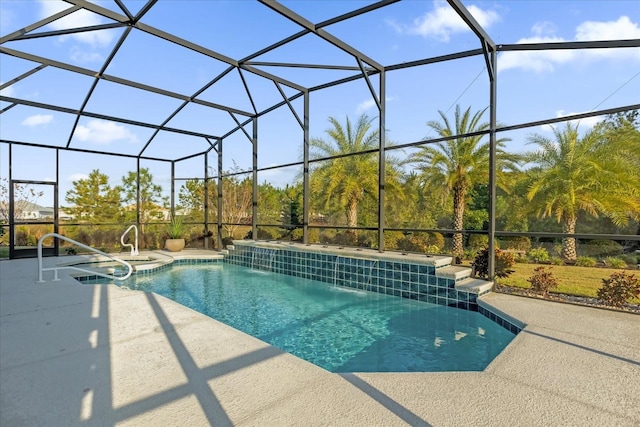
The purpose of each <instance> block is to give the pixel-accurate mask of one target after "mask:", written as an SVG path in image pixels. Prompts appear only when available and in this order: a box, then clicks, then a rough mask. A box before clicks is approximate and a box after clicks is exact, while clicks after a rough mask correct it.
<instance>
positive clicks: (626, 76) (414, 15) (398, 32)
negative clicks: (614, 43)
mask: <svg viewBox="0 0 640 427" xmlns="http://www.w3.org/2000/svg"><path fill="white" fill-rule="evenodd" d="M94 3H97V4H99V5H100V6H102V7H105V8H107V9H110V10H112V11H116V12H118V13H120V14H122V12H121V11H120V10H119V9H118V7H117V5H116V4H115V2H112V1H100V2H94ZM124 3H125V4H126V6H127V7H128V8H129V9H130V11H131V12H133V13H136V12H137V11H138V10H139V9H140V7H142V6H143V5H144V4H145V2H142V1H126V0H125V1H124ZM282 3H283V4H284V5H285V6H286V7H288V8H290V9H292V10H293V11H295V12H296V13H298V14H300V15H302V16H304V17H305V18H306V19H308V20H309V21H311V22H313V23H319V22H322V21H323V20H326V19H328V18H331V17H333V16H336V15H339V14H341V13H346V12H348V11H350V10H354V9H357V8H359V7H362V6H365V5H368V4H370V3H372V2H367V1H332V0H328V1H301V0H295V1H283V2H282ZM463 3H464V5H465V6H466V7H467V8H468V9H469V11H470V12H471V13H472V15H473V16H474V17H475V18H476V20H477V21H478V22H480V23H481V24H482V25H483V26H484V28H485V29H486V31H487V32H488V33H489V35H490V36H491V37H492V39H493V40H494V41H495V42H496V43H497V44H512V43H532V42H561V41H589V40H615V39H640V3H638V2H637V1H633V0H621V1H616V0H608V1H606V0H605V1H597V0H588V1H569V0H555V1H545V0H535V1H533V0H532V1H523V0H518V1H516V0H513V1H466V0H465V1H463ZM66 7H69V5H68V4H66V3H64V2H62V1H60V2H58V1H54V0H45V1H16V0H3V1H2V2H0V20H1V21H0V27H1V28H0V33H1V34H0V36H5V35H7V34H10V33H12V32H13V31H16V30H18V29H20V28H23V27H25V26H27V25H30V24H32V23H34V22H36V21H38V20H39V19H42V18H44V17H46V16H49V15H51V14H53V13H55V12H57V11H59V10H62V9H64V8H66ZM106 22H108V21H107V19H105V18H103V17H101V16H99V15H96V14H91V13H89V12H86V11H82V12H78V13H75V14H73V15H71V16H69V17H67V18H65V19H64V20H60V21H56V22H54V23H52V24H49V25H48V26H46V27H44V28H42V29H40V31H47V30H54V29H63V28H72V27H78V26H83V25H98V24H102V23H106ZM142 22H144V23H145V24H147V25H150V26H153V27H156V28H158V29H161V30H163V31H166V32H171V33H173V34H175V35H177V36H179V37H181V38H184V39H187V40H190V41H192V42H194V43H196V44H198V45H201V46H204V47H207V48H209V49H211V50H214V51H217V52H219V53H221V54H223V55H226V56H229V57H232V58H234V59H242V58H244V57H245V56H247V55H249V54H251V53H253V52H255V51H257V50H259V49H261V48H264V47H266V46H268V45H270V44H271V43H274V42H276V41H278V40H280V39H282V38H284V37H287V36H289V35H291V34H294V33H296V32H298V31H299V30H300V27H299V26H297V25H296V24H294V23H292V22H290V21H288V20H287V19H285V18H283V17H281V16H279V15H277V14H275V13H274V12H273V11H271V10H270V9H269V8H267V7H265V6H264V5H261V4H257V3H255V2H251V1H233V2H228V1H188V0H185V1H163V0H161V1H160V2H158V4H157V5H156V6H154V7H153V8H152V10H151V11H150V12H149V13H148V14H147V15H146V16H145V18H144V19H143V21H142ZM325 30H326V31H328V32H329V33H330V34H332V35H334V36H336V37H338V38H340V39H342V40H344V41H345V42H347V43H349V44H350V45H351V46H353V47H355V48H356V49H358V50H360V51H361V52H362V53H364V54H365V55H367V56H369V57H371V58H373V59H375V60H376V61H378V62H380V63H382V64H383V65H393V64H400V63H403V62H408V61H414V60H418V59H423V58H431V57H435V56H439V55H445V54H450V53H455V52H459V51H465V50H470V49H477V48H479V47H480V44H479V42H478V39H477V37H476V36H475V35H474V34H473V33H472V32H471V31H470V30H469V29H468V28H467V27H466V26H465V25H464V23H463V21H462V20H460V18H459V17H457V15H455V13H454V12H453V10H452V9H451V8H450V7H449V6H448V4H447V3H446V2H443V1H403V2H400V3H397V4H394V5H391V6H389V7H385V8H382V9H381V10H377V11H375V12H372V13H369V14H367V15H365V16H360V17H357V18H355V19H353V20H349V21H347V22H341V23H338V24H335V25H331V26H328V27H325ZM121 32H122V30H119V29H118V30H106V31H98V32H91V33H78V34H73V35H68V36H65V37H55V38H54V37H47V38H41V39H35V40H26V41H16V42H7V43H5V44H3V45H2V46H3V47H6V48H9V49H15V50H21V51H24V52H28V53H32V54H35V55H38V56H44V57H47V58H50V59H54V60H58V61H64V62H69V63H71V64H73V65H76V66H80V67H84V68H87V69H90V70H99V69H100V68H101V67H102V65H103V64H104V61H105V59H106V58H107V57H108V55H109V53H110V51H111V49H112V48H113V46H114V44H115V43H116V41H117V40H118V38H119V37H120V34H121ZM254 60H255V61H265V62H268V61H271V62H293V63H309V64H325V65H326V64H330V65H345V66H357V63H356V62H355V60H354V59H353V58H352V57H351V56H350V55H347V54H345V53H344V52H342V51H340V50H339V49H336V48H335V47H333V46H332V45H330V44H328V43H326V42H324V41H322V40H320V39H319V38H317V37H316V36H314V35H307V36H304V37H302V38H300V39H298V40H297V41H295V42H293V43H291V45H289V46H285V47H282V48H279V49H277V50H274V51H272V52H269V53H267V54H265V55H262V56H260V57H258V58H255V59H254ZM35 65H36V64H34V63H33V62H30V61H25V60H22V59H19V58H15V57H13V56H10V55H5V54H2V55H0V82H1V83H2V84H4V83H6V82H8V81H11V80H12V79H14V78H16V77H17V76H19V75H21V74H22V73H24V72H26V71H27V70H30V69H32V68H34V66H35ZM484 67H485V63H484V59H483V58H482V57H481V56H478V57H473V58H467V59H462V60H457V61H449V62H446V63H439V64H434V65H430V66H426V67H417V68H412V69H405V70H401V71H395V72H389V73H387V91H386V103H387V131H388V132H387V136H388V138H389V140H390V141H392V142H395V143H407V142H412V141H416V140H420V139H422V138H424V137H425V136H428V135H429V134H430V133H429V129H428V127H427V126H426V123H427V122H428V121H429V120H437V119H438V117H439V116H438V111H439V110H440V111H443V112H446V113H447V115H448V116H451V115H452V114H453V110H454V107H455V105H456V104H460V105H461V106H462V107H463V108H466V107H468V106H470V107H471V108H472V110H473V111H477V110H481V109H483V108H485V107H487V105H488V88H489V86H488V78H487V75H486V72H485V71H484ZM225 68H226V65H225V64H223V63H222V62H219V61H215V60H213V59H211V58H208V57H205V56H203V55H199V54H197V53H195V52H192V51H185V50H184V49H182V48H178V47H176V46H175V45H171V44H168V43H166V42H164V41H162V40H160V39H158V38H155V37H153V36H150V35H149V34H146V33H143V32H132V34H131V35H130V36H129V37H128V38H127V40H126V41H125V43H124V45H123V47H122V48H121V50H120V51H119V52H118V55H117V56H116V57H115V59H114V60H113V62H112V63H111V64H110V65H109V67H108V69H107V70H106V73H107V74H110V75H114V76H118V77H122V78H125V79H129V80H133V81H136V82H140V83H144V84H148V85H155V86H160V87H163V88H165V89H167V90H170V91H173V92H176V93H180V94H184V95H188V96H190V95H192V94H194V93H195V92H196V91H197V90H198V89H199V88H201V87H202V86H203V85H204V84H206V83H207V82H208V81H209V80H211V79H212V78H213V77H214V76H216V75H217V74H219V73H220V72H222V71H223V70H224V69H225ZM258 68H260V69H262V70H264V71H267V72H270V73H273V74H277V75H279V76H282V77H283V78H286V79H288V80H290V81H293V82H295V83H297V84H300V85H303V86H307V87H312V86H314V85H317V84H321V83H324V82H327V81H330V80H334V79H339V78H342V77H346V76H349V75H352V74H353V72H352V71H346V72H345V71H322V70H307V69H305V70H302V69H299V68H283V67H266V66H259V67H258ZM498 70H499V73H498V95H499V97H498V104H497V105H498V107H497V109H498V120H499V121H500V122H501V123H504V124H516V123H522V122H529V121H535V120H544V119H549V118H555V117H561V116H565V115H569V114H573V113H582V112H588V111H592V110H594V109H604V108H612V107H617V106H622V105H630V104H635V103H638V101H639V100H640V48H626V49H607V50H589V51H575V50H573V51H572V50H563V51H559V50H557V51H547V52H517V53H516V52H504V53H501V54H500V55H499V57H498ZM243 76H244V77H245V79H246V83H247V85H248V86H249V87H250V88H251V91H252V93H253V94H254V95H255V98H254V100H253V101H254V102H255V104H256V108H257V109H258V110H262V109H264V108H267V107H269V106H270V105H272V104H274V103H276V102H279V101H280V100H281V99H282V98H281V96H280V94H279V93H278V91H277V89H276V88H275V86H274V85H273V83H271V82H269V81H267V80H265V79H262V78H260V77H257V76H255V75H253V74H251V73H244V74H243ZM70 77H71V76H70V75H69V73H67V72H65V71H61V70H57V69H55V68H54V67H47V68H46V69H45V70H43V71H40V72H38V73H35V74H34V75H32V76H30V77H29V78H26V79H24V80H21V81H20V82H17V83H15V84H12V85H11V86H8V87H7V88H5V89H3V90H2V92H1V94H2V95H4V96H8V97H17V98H23V99H28V100H31V101H36V102H42V103H60V104H61V105H63V106H65V107H69V108H79V107H80V105H81V103H82V101H83V100H84V97H85V95H86V93H87V90H88V88H89V87H90V85H91V83H92V81H93V80H92V78H90V77H88V76H78V75H75V76H74V78H70ZM372 82H373V83H374V84H377V82H378V80H377V78H373V79H372ZM284 90H285V92H286V93H287V95H292V94H293V93H295V91H294V90H292V89H290V88H286V87H284ZM239 94H240V95H239ZM200 98H201V99H203V100H206V101H209V102H216V103H219V104H224V105H227V106H230V107H233V108H237V109H241V110H244V111H251V108H252V106H251V102H250V100H249V98H248V97H247V96H245V95H243V92H242V81H241V80H240V77H239V75H238V73H231V74H229V75H228V76H227V77H225V78H224V79H223V80H221V82H220V84H217V85H215V86H213V87H212V88H211V89H209V90H207V91H205V92H204V93H203V94H202V95H201V96H200ZM7 105H8V103H7V102H4V101H3V102H0V108H5V107H6V106H7ZM179 105H180V101H179V100H176V99H170V98H167V97H163V96H160V95H149V94H144V93H142V92H141V91H138V90H134V89H131V88H128V87H123V86H121V85H118V84H115V83H112V82H108V81H104V80H103V81H101V82H100V83H99V84H98V86H97V88H96V90H95V92H94V94H93V96H92V98H91V99H90V100H89V102H88V104H87V107H86V110H87V111H91V112H96V113H102V114H106V115H112V116H120V117H127V118H130V119H133V120H139V121H148V122H152V123H161V122H162V121H163V120H165V119H166V118H167V117H168V115H169V114H171V113H172V112H173V111H174V110H175V109H176V108H177V107H178V106H179ZM310 105H311V122H310V133H311V136H312V137H323V136H324V130H325V129H326V128H327V124H328V122H327V118H328V117H329V116H333V117H336V118H338V119H340V120H344V118H345V117H347V116H348V117H350V118H351V119H352V120H355V119H356V118H357V117H358V116H359V115H360V114H362V113H366V114H368V115H370V116H372V117H373V116H376V115H377V111H376V108H375V104H374V102H373V99H372V97H371V95H370V92H369V90H368V88H367V85H366V83H365V82H364V81H363V80H360V81H357V82H352V83H349V84H344V85H340V86H337V87H333V88H330V89H327V90H322V91H317V92H313V93H312V94H311V97H310ZM294 107H295V108H296V111H297V112H298V115H299V116H300V117H302V102H301V100H297V101H296V102H294ZM238 118H239V119H241V118H242V117H241V116H238ZM487 119H488V117H487ZM74 120H75V116H73V115H68V114H62V113H56V112H52V111H48V110H40V109H35V108H31V107H26V106H17V107H15V108H12V109H10V110H8V111H6V112H5V113H3V114H1V115H0V125H1V127H0V138H2V139H7V140H16V141H25V142H36V143H43V144H50V145H52V146H64V145H65V144H66V143H67V140H68V138H69V134H70V129H71V126H72V125H73V122H74ZM596 121H597V118H596V119H593V120H583V121H582V122H581V124H580V126H581V129H583V130H587V129H588V128H589V127H591V126H593V124H594V123H595V122H596ZM234 125H235V123H234V121H233V119H232V118H231V117H230V116H229V114H227V113H226V112H221V111H211V109H209V108H205V107H202V106H198V105H190V106H188V107H187V108H185V109H184V110H182V111H181V113H180V114H178V115H177V116H176V117H175V118H174V119H173V120H172V121H171V122H169V126H172V127H176V128H188V129H192V130H195V131H198V132H202V133H207V134H212V135H220V134H223V133H225V132H226V131H227V130H229V129H231V128H233V127H234ZM258 129H259V147H260V149H259V166H261V167H265V166H272V165H277V164H284V163H290V162H295V161H299V160H300V159H301V146H302V131H301V129H300V127H299V125H298V123H297V121H296V120H295V118H294V117H293V115H292V114H291V112H290V111H289V109H288V108H287V107H283V108H280V109H278V110H276V111H274V112H272V113H269V114H267V115H266V116H264V118H262V119H260V121H259V124H258ZM248 130H249V131H250V129H248ZM532 132H537V133H545V132H549V129H548V128H543V127H540V128H536V129H530V130H526V131H519V132H510V133H509V134H508V135H502V136H507V137H510V138H512V140H513V141H512V142H510V143H509V145H508V148H509V149H511V150H514V151H522V150H524V149H525V148H526V145H525V143H526V138H527V136H528V135H529V134H531V133H532ZM150 135H151V131H150V130H149V129H145V128H142V127H137V126H131V125H126V124H122V123H116V122H110V121H104V120H98V119H91V118H82V119H81V120H80V122H79V126H78V127H77V128H76V131H75V134H74V136H73V138H72V142H71V145H72V146H74V147H78V148H86V149H94V150H104V151H114V152H116V151H117V152H125V153H129V154H136V153H138V152H139V151H140V150H141V149H142V147H143V146H144V144H145V143H146V141H147V140H148V138H149V137H150ZM206 147H207V142H206V141H204V140H203V139H202V138H194V137H184V136H180V135H178V136H176V135H175V134H170V133H161V134H160V135H158V137H157V138H156V139H155V140H154V141H153V142H152V144H150V146H149V148H148V149H147V150H145V154H146V155H149V156H158V157H159V156H165V155H166V156H169V157H174V156H176V155H178V154H179V153H185V154H188V153H191V152H198V151H201V150H203V149H205V148H206ZM7 151H8V150H7V148H6V144H0V177H6V176H8V160H7ZM51 153H52V151H50V152H48V153H44V154H43V153H42V152H38V151H36V150H33V149H26V148H21V149H16V153H15V155H16V157H15V160H14V170H13V172H14V178H31V179H38V180H40V179H42V180H47V179H51V178H53V177H54V176H55V168H54V165H55V163H53V165H52V162H53V161H52V154H51ZM398 155H400V156H402V155H409V152H408V151H407V152H405V153H398ZM225 159H226V161H225V166H224V167H225V168H227V169H228V168H230V167H232V166H233V164H234V163H235V164H237V165H238V166H239V167H240V168H242V169H249V168H250V165H251V151H250V145H249V143H248V140H247V138H246V137H245V136H244V135H243V134H242V133H240V132H237V133H236V134H234V135H232V136H231V137H230V138H228V140H226V141H225ZM60 161H61V168H60V185H61V188H60V193H61V195H62V197H61V203H62V204H64V202H63V198H64V194H65V193H66V191H67V190H68V189H69V188H71V182H72V181H73V180H74V179H78V178H81V177H83V176H86V175H88V173H89V172H90V171H91V170H92V169H95V168H99V169H100V170H101V171H103V172H105V173H107V174H109V176H110V177H111V178H112V184H117V183H119V180H120V177H121V176H123V175H124V174H125V173H126V172H127V171H129V170H134V169H135V161H134V160H127V159H117V158H115V157H113V158H109V157H108V158H101V157H99V156H81V155H78V154H73V153H67V154H62V155H61V160H60ZM211 163H215V161H214V160H213V159H211ZM201 166H202V160H194V161H188V162H182V163H180V164H178V165H177V176H179V177H185V178H186V177H194V176H201V175H202V174H201V172H200V170H201ZM143 167H149V168H150V169H151V171H152V173H153V174H154V177H156V180H157V182H158V183H160V184H162V185H163V186H164V187H165V188H167V189H168V187H169V176H170V171H169V167H168V165H167V164H164V163H161V162H150V161H147V162H143ZM298 172H299V168H298V167H296V168H288V169H285V170H272V171H266V172H263V173H261V174H260V176H259V179H260V181H264V180H268V181H270V182H272V183H273V184H274V185H278V186H280V185H283V184H285V183H287V182H292V180H293V179H294V177H295V175H296V174H297V173H298Z"/></svg>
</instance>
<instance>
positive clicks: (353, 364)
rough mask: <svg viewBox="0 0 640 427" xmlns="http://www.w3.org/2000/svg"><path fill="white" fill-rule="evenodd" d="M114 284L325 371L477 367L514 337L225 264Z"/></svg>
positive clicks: (391, 300)
mask: <svg viewBox="0 0 640 427" xmlns="http://www.w3.org/2000/svg"><path fill="white" fill-rule="evenodd" d="M91 282H92V283H96V282H102V283H104V281H103V280H100V279H98V280H97V281H95V280H94V281H91ZM119 285H120V286H127V287H129V288H131V289H137V290H142V291H152V292H155V293H157V294H160V295H163V296H165V297H168V298H170V299H172V300H174V301H177V302H179V303H180V304H182V305H185V306H187V307H190V308H192V309H194V310H196V311H198V312H200V313H203V314H205V315H207V316H210V317H212V318H214V319H217V320H219V321H221V322H223V323H225V324H227V325H230V326H232V327H234V328H236V329H239V330H241V331H243V332H245V333H247V334H250V335H253V336H254V337H257V338H259V339H261V340H263V341H265V342H268V343H269V344H271V345H273V346H275V347H278V348H280V349H282V350H284V351H287V352H289V353H291V354H294V355H296V356H298V357H300V358H302V359H305V360H307V361H309V362H311V363H314V364H315V365H318V366H320V367H322V368H324V369H326V370H328V371H331V372H437V371H479V370H483V369H484V368H485V367H486V366H487V365H488V364H489V363H490V362H491V361H492V360H493V359H494V358H495V357H496V356H497V355H498V354H499V353H500V352H501V351H502V350H503V349H504V348H505V347H506V346H507V344H509V342H510V341H511V340H512V339H513V337H514V334H513V333H511V332H509V331H507V330H506V329H504V328H502V327H501V326H499V325H498V324H496V323H495V322H492V321H491V320H489V319H488V318H486V317H485V316H482V315H481V314H478V313H476V312H471V311H467V310H462V309H457V308H452V307H446V306H441V305H436V304H429V303H426V302H420V301H414V300H410V299H405V298H399V297H394V296H390V295H383V294H379V293H375V292H367V291H358V290H352V289H349V288H341V287H335V286H333V285H331V284H328V283H324V282H318V281H314V280H307V279H302V278H299V277H293V276H288V275H281V274H276V273H270V272H264V271H256V270H252V269H249V268H246V267H240V266H236V265H230V264H226V263H224V264H223V263H218V264H205V265H202V266H200V265H196V266H194V265H184V266H173V267H172V268H171V269H168V270H164V271H161V272H158V273H154V274H149V275H137V276H132V277H131V278H129V279H127V280H126V281H125V282H123V283H119ZM203 339H205V338H204V337H203Z"/></svg>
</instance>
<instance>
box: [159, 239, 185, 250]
mask: <svg viewBox="0 0 640 427" xmlns="http://www.w3.org/2000/svg"><path fill="white" fill-rule="evenodd" d="M184 245H185V242H184V239H167V240H166V241H165V243H164V247H165V248H166V249H167V250H168V251H169V252H180V251H181V250H183V249H184Z"/></svg>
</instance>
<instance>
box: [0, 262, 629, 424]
mask: <svg viewBox="0 0 640 427" xmlns="http://www.w3.org/2000/svg"><path fill="white" fill-rule="evenodd" d="M194 254H195V253H194ZM63 258H64V259H65V260H66V259H68V258H67V257H63ZM56 261H59V260H54V259H50V258H47V259H45V264H46V265H51V264H53V263H54V262H56ZM35 265H36V261H35V260H12V261H0V279H2V280H0V321H1V322H0V338H1V339H2V346H0V377H1V378H2V379H3V381H2V382H1V383H0V424H1V425H16V424H21V425H43V424H47V425H62V424H64V425H86V424H88V423H93V424H103V425H106V424H116V423H117V424H123V425H149V424H151V423H160V424H163V425H185V424H193V425H208V424H211V423H214V422H215V424H216V425H247V426H248V425H302V424H304V425H385V426H386V425H407V424H409V425H492V426H501V425H504V426H507V425H509V426H511V425H629V426H632V425H637V424H639V423H640V383H639V382H638V381H637V378H639V377H640V360H639V359H640V357H638V354H640V337H639V334H638V333H637V331H638V321H637V316H635V315H633V314H627V313H619V312H610V311H605V310H598V309H596V308H590V307H578V306H573V305H564V304H560V303H556V302H549V301H538V300H533V299H528V298H520V297H517V296H512V295H504V294H493V293H491V294H487V295H484V296H482V297H481V300H482V301H483V306H484V304H486V307H491V308H492V309H495V310H499V311H500V312H502V313H504V314H505V315H509V316H512V317H514V318H516V319H519V320H521V321H522V322H524V323H526V326H525V328H524V329H523V331H522V332H521V333H520V334H519V335H518V336H516V338H515V339H514V340H513V341H512V343H511V344H510V345H509V346H508V347H507V348H506V349H505V351H503V352H502V353H501V354H500V355H499V356H498V357H497V358H496V359H495V360H494V361H493V362H492V363H491V364H490V365H489V366H488V367H487V369H485V370H484V371H482V372H446V373H409V374H407V373H404V374H393V373H387V374H359V373H354V374H332V373H329V372H327V371H324V370H323V369H321V368H318V367H316V366H314V365H311V364H309V363H308V362H305V361H302V360H300V359H298V358H295V357H294V356H291V355H288V354H287V353H282V352H280V351H279V350H277V349H274V348H273V347H270V346H268V345H266V344H265V343H263V342H262V341H259V340H256V339H255V338H252V337H250V336H248V335H246V334H243V333H241V332H239V331H236V330H234V329H232V328H229V327H228V326H226V325H223V324H221V323H219V322H216V321H215V320H213V319H210V318H208V317H206V316H204V315H201V314H199V313H196V312H193V311H192V310H190V309H188V308H186V307H183V306H181V305H179V304H177V303H175V302H173V301H170V300H168V299H166V298H163V297H160V296H157V295H155V294H144V293H141V292H134V291H127V290H123V289H120V288H118V287H116V286H99V285H97V286H86V285H80V284H78V282H77V281H75V280H74V279H72V278H71V276H70V275H67V274H60V277H61V280H60V281H59V282H48V283H44V284H36V283H35V281H36V280H37V271H36V267H35ZM61 273H62V272H61ZM96 310H97V313H94V312H96ZM203 336H207V337H212V338H210V339H208V340H202V337H203ZM89 397H91V398H89ZM91 402H93V403H92V405H91V404H90V403H91Z"/></svg>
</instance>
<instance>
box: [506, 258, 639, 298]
mask: <svg viewBox="0 0 640 427" xmlns="http://www.w3.org/2000/svg"><path fill="white" fill-rule="evenodd" d="M539 266H540V264H515V265H514V266H513V270H515V272H514V273H513V274H511V276H509V277H507V278H505V279H499V280H497V282H498V283H500V284H502V285H508V286H516V287H519V288H529V287H530V283H529V282H527V279H528V278H529V277H531V276H532V275H533V269H534V268H536V267H539ZM547 267H551V272H552V273H553V275H554V276H555V277H556V278H557V279H558V283H559V286H558V289H556V290H555V292H560V293H563V294H569V295H578V296H586V297H595V296H596V293H597V291H598V288H600V286H601V285H602V279H606V278H608V277H609V276H610V275H611V274H613V273H616V272H620V271H623V270H621V269H615V268H595V267H575V266H569V265H551V266H547ZM626 272H627V274H635V276H636V277H640V271H638V270H626ZM635 302H640V300H636V301H635Z"/></svg>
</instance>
